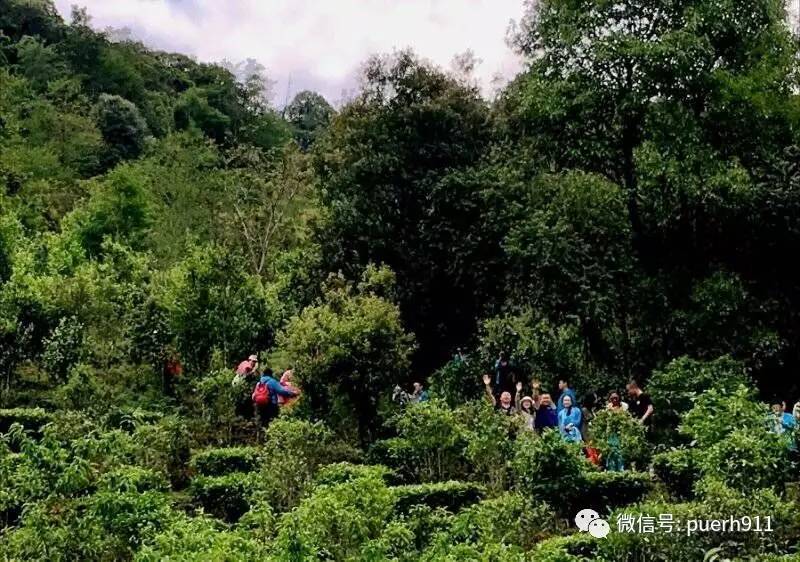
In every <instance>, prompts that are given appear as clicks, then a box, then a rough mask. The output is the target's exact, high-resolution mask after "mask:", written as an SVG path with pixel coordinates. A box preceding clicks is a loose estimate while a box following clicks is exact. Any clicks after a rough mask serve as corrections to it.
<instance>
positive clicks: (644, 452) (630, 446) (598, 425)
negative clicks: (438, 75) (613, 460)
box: [591, 410, 650, 467]
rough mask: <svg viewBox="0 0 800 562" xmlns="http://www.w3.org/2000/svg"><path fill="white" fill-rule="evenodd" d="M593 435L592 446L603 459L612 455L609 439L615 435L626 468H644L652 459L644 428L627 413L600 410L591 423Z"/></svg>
mask: <svg viewBox="0 0 800 562" xmlns="http://www.w3.org/2000/svg"><path fill="white" fill-rule="evenodd" d="M591 433H592V444H593V445H594V446H595V447H596V448H598V449H599V450H600V453H601V455H602V456H603V457H607V456H608V455H609V454H610V453H611V450H612V447H611V445H610V443H609V438H610V437H611V436H612V435H614V436H616V437H617V438H618V440H619V450H620V452H621V453H622V458H623V459H624V460H625V464H626V466H630V465H631V464H632V463H634V464H636V466H637V467H643V466H645V464H646V463H647V461H648V460H649V458H650V446H649V444H648V443H647V438H646V437H645V429H644V426H643V425H642V424H640V423H639V422H637V421H636V420H635V419H633V417H632V416H631V415H629V414H628V413H627V412H624V411H621V410H600V411H599V412H597V414H596V415H595V416H594V419H593V420H592V421H591Z"/></svg>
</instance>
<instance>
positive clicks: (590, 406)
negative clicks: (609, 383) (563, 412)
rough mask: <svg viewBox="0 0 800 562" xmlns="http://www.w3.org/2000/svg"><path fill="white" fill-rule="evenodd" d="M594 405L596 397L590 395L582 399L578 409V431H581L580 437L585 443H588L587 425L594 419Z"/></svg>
mask: <svg viewBox="0 0 800 562" xmlns="http://www.w3.org/2000/svg"><path fill="white" fill-rule="evenodd" d="M596 403H597V395H596V394H590V395H589V396H587V397H586V398H585V399H584V401H583V406H581V407H580V410H581V424H580V427H579V429H580V431H581V437H583V440H584V441H586V442H587V443H588V442H589V424H591V422H592V420H593V419H594V406H595V404H596Z"/></svg>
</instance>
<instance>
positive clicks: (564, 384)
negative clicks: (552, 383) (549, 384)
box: [556, 378, 578, 412]
mask: <svg viewBox="0 0 800 562" xmlns="http://www.w3.org/2000/svg"><path fill="white" fill-rule="evenodd" d="M558 389H559V390H560V391H561V394H560V395H559V397H558V403H557V404H556V406H557V408H558V411H559V412H560V411H561V410H562V409H564V398H567V397H569V398H570V399H571V401H572V405H573V406H577V405H578V398H577V396H575V391H574V390H572V389H571V388H570V387H569V381H568V380H567V379H565V378H561V379H558Z"/></svg>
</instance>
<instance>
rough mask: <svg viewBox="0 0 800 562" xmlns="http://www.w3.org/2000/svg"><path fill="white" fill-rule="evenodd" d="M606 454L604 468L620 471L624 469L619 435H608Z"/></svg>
mask: <svg viewBox="0 0 800 562" xmlns="http://www.w3.org/2000/svg"><path fill="white" fill-rule="evenodd" d="M606 443H608V454H607V455H606V470H607V471H608V472H622V471H623V470H625V459H624V458H623V457H622V445H621V443H620V441H619V435H617V434H616V433H612V434H611V435H609V436H608V441H606Z"/></svg>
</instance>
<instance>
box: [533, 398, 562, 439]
mask: <svg viewBox="0 0 800 562" xmlns="http://www.w3.org/2000/svg"><path fill="white" fill-rule="evenodd" d="M533 406H534V408H536V416H535V417H534V422H533V423H534V426H535V427H536V431H539V432H541V431H543V430H545V429H547V428H548V427H558V411H557V410H556V406H555V404H553V399H552V398H551V397H550V395H549V394H548V393H546V392H545V393H543V394H542V395H541V396H539V399H538V402H537V400H536V398H535V397H534V402H533Z"/></svg>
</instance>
